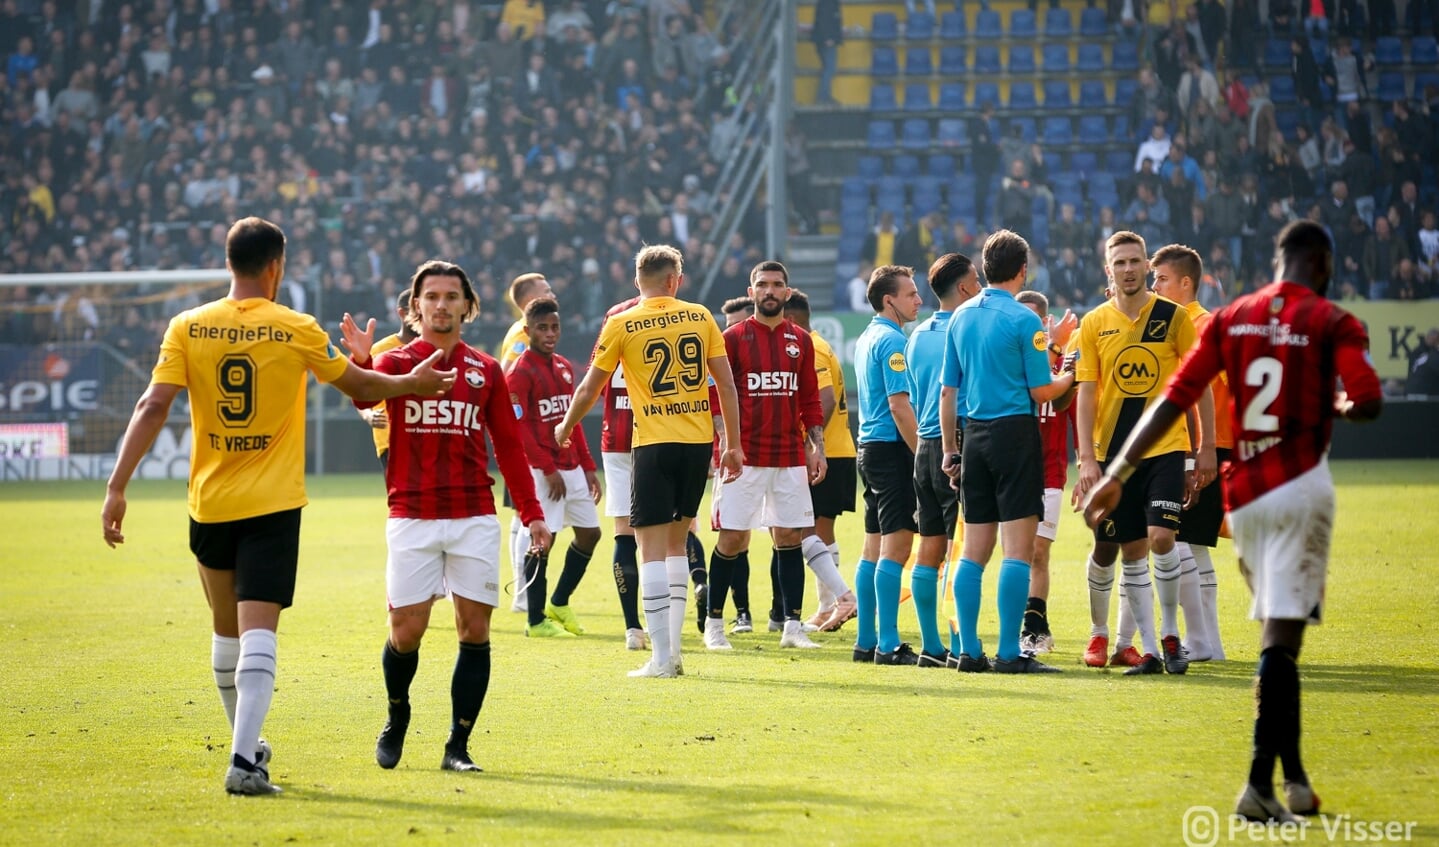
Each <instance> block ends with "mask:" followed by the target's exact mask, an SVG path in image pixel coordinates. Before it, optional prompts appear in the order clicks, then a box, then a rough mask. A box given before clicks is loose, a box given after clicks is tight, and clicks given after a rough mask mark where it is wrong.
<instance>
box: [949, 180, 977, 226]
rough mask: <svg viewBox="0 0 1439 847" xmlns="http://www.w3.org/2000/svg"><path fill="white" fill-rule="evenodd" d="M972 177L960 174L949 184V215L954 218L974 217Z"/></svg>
mask: <svg viewBox="0 0 1439 847" xmlns="http://www.w3.org/2000/svg"><path fill="white" fill-rule="evenodd" d="M974 207H975V202H974V177H972V176H969V175H968V174H960V175H959V176H957V177H955V178H954V179H953V180H950V183H949V214H950V215H951V216H952V217H956V218H972V217H974Z"/></svg>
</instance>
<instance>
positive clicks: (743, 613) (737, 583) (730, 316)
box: [705, 294, 779, 634]
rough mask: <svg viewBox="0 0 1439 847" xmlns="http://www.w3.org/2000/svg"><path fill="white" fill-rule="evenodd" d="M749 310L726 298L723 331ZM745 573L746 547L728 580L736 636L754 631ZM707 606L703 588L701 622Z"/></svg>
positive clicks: (774, 570) (746, 299)
mask: <svg viewBox="0 0 1439 847" xmlns="http://www.w3.org/2000/svg"><path fill="white" fill-rule="evenodd" d="M753 311H754V298H752V297H750V296H749V295H748V294H746V295H744V296H743V297H731V298H730V299H728V300H726V301H724V303H723V304H722V305H721V306H720V314H722V315H724V328H725V329H729V328H730V327H732V326H737V325H738V324H740V323H742V322H743V321H744V320H745V319H746V318H748V317H749V316H750V313H752V312H753ZM737 388H738V386H736V389H737ZM719 448H720V434H719V433H718V432H716V433H715V456H716V458H718V456H719ZM711 502H712V503H713V498H711ZM715 529H718V527H715ZM771 558H773V557H771ZM778 568H779V563H778V562H774V561H771V562H770V583H771V587H772V588H773V589H774V593H775V594H779V582H778V579H779V575H778ZM749 570H750V569H749V549H748V548H746V549H744V550H741V551H740V552H739V555H738V556H736V557H735V561H734V566H733V570H732V574H733V576H732V578H731V581H730V592H731V593H732V594H733V595H734V605H735V615H734V620H733V621H730V632H732V633H736V634H739V633H748V632H754V615H753V614H752V613H751V612H750V609H749ZM709 605H710V601H709V587H708V586H706V587H705V606H706V609H705V620H709V608H708V607H709ZM719 609H720V612H721V613H723V612H724V606H723V605H721V606H720V607H719ZM774 611H776V610H775V609H774V608H773V607H772V608H771V612H774Z"/></svg>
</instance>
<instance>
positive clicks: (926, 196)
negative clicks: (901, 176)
mask: <svg viewBox="0 0 1439 847" xmlns="http://www.w3.org/2000/svg"><path fill="white" fill-rule="evenodd" d="M941 185H943V182H942V181H941V180H938V179H935V178H934V177H920V178H919V179H917V180H915V181H914V213H915V215H917V216H918V215H927V214H929V213H930V212H937V211H939V207H940V205H941V204H942V203H943V202H944V201H943V200H942V199H941V198H940V186H941Z"/></svg>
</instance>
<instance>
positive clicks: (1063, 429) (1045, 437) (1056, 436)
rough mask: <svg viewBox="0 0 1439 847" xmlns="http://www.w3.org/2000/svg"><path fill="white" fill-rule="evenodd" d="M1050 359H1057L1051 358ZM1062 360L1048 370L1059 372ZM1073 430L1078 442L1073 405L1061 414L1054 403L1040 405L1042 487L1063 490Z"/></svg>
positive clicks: (1066, 476) (1067, 473)
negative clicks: (1042, 447)
mask: <svg viewBox="0 0 1439 847" xmlns="http://www.w3.org/2000/svg"><path fill="white" fill-rule="evenodd" d="M1050 358H1051V359H1055V358H1057V357H1055V356H1052V355H1051V357H1050ZM1062 362H1063V360H1062V359H1060V360H1059V361H1055V362H1053V363H1052V364H1051V366H1050V368H1051V370H1052V372H1053V373H1055V374H1056V375H1057V374H1058V373H1059V372H1060V365H1061V364H1062ZM1070 430H1075V433H1074V435H1075V440H1076V441H1078V438H1079V432H1078V430H1077V429H1076V428H1075V422H1074V404H1072V403H1071V404H1070V406H1069V408H1067V409H1065V410H1064V411H1062V412H1056V411H1054V402H1053V401H1050V402H1048V403H1041V404H1040V406H1039V438H1040V441H1041V443H1043V444H1044V487H1045V488H1063V487H1064V483H1065V480H1066V479H1067V478H1068V476H1069V440H1068V436H1069V432H1070Z"/></svg>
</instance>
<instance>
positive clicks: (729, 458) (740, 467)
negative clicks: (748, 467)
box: [720, 447, 744, 482]
mask: <svg viewBox="0 0 1439 847" xmlns="http://www.w3.org/2000/svg"><path fill="white" fill-rule="evenodd" d="M743 471H744V451H743V450H741V449H739V448H738V447H730V448H727V449H726V450H725V451H724V452H723V453H721V454H720V482H734V481H735V480H737V479H739V475H740V474H741V473H742V472H743Z"/></svg>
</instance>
